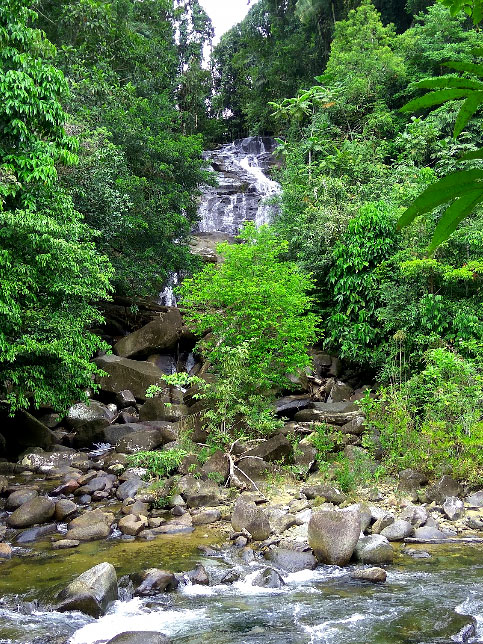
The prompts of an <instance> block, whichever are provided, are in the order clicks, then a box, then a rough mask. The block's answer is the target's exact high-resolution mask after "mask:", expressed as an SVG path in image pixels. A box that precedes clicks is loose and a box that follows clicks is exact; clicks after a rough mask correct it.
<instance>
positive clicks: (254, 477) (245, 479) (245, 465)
mask: <svg viewBox="0 0 483 644" xmlns="http://www.w3.org/2000/svg"><path fill="white" fill-rule="evenodd" d="M272 468H273V466H272V464H271V463H267V462H266V461H264V460H263V459H260V458H256V457H255V456H243V457H242V458H241V459H240V460H239V461H238V462H237V464H236V470H235V475H236V477H237V478H238V479H239V480H240V482H241V484H242V485H243V484H245V485H246V486H247V487H248V488H252V487H253V484H252V481H253V482H254V483H260V482H261V481H264V480H265V478H266V475H267V473H269V472H271V471H272Z"/></svg>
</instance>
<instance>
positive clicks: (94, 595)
mask: <svg viewBox="0 0 483 644" xmlns="http://www.w3.org/2000/svg"><path fill="white" fill-rule="evenodd" d="M118 596H119V592H118V587H117V576H116V571H115V569H114V566H113V565H112V564H110V563H107V562H104V563H101V564H98V565H97V566H94V567H93V568H90V569H89V570H86V572H84V573H82V575H79V577H77V578H76V579H74V581H73V582H71V583H70V584H69V585H68V586H67V588H65V589H64V590H63V591H61V592H60V593H59V595H58V599H60V600H61V602H62V603H61V604H60V605H59V606H58V607H57V610H58V611H60V612H66V611H72V610H79V611H81V612H83V613H86V614H87V615H91V616H92V617H100V616H101V615H103V614H104V613H105V612H106V610H107V607H108V606H109V604H110V602H113V601H115V600H116V599H117V598H118Z"/></svg>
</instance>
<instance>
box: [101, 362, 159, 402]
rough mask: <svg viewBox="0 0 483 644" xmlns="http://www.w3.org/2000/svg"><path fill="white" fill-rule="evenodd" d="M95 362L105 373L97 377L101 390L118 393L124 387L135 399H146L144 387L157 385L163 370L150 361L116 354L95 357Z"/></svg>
mask: <svg viewBox="0 0 483 644" xmlns="http://www.w3.org/2000/svg"><path fill="white" fill-rule="evenodd" d="M94 362H95V364H96V365H97V366H98V367H99V368H100V369H102V371H105V372H106V373H107V375H106V376H101V377H99V378H98V383H99V385H100V387H101V389H102V391H107V392H110V393H118V392H119V391H123V390H124V389H129V390H130V391H132V393H133V394H134V396H135V397H136V399H137V400H143V401H144V400H146V389H147V388H148V387H150V386H151V385H157V384H158V383H159V382H160V380H161V376H162V375H163V372H162V371H161V370H160V369H158V368H157V367H156V366H155V365H153V364H151V363H150V362H139V361H137V360H129V359H128V358H121V357H120V356H116V355H106V356H101V357H99V358H96V359H95V360H94Z"/></svg>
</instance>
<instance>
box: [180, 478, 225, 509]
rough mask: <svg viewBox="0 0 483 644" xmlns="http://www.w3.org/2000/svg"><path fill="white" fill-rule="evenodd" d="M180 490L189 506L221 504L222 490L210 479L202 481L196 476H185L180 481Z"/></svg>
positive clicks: (198, 506)
mask: <svg viewBox="0 0 483 644" xmlns="http://www.w3.org/2000/svg"><path fill="white" fill-rule="evenodd" d="M178 490H179V492H180V494H181V495H182V496H183V497H184V499H185V501H186V505H187V506H188V507H189V508H200V507H203V506H213V505H219V504H220V499H221V492H220V488H219V487H218V485H217V484H216V483H215V482H214V481H211V480H210V479H208V480H207V481H202V480H200V479H196V478H195V477H194V476H191V475H189V474H188V475H187V476H183V477H182V478H181V479H180V480H179V482H178Z"/></svg>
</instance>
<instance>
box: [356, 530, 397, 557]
mask: <svg viewBox="0 0 483 644" xmlns="http://www.w3.org/2000/svg"><path fill="white" fill-rule="evenodd" d="M354 556H355V559H356V560H357V561H360V562H362V563H368V564H387V563H392V561H393V559H394V548H393V547H392V546H391V544H390V543H389V541H388V540H387V538H386V537H383V536H382V535H380V534H370V535H368V536H367V537H361V538H360V539H359V541H358V542H357V545H356V548H355V551H354Z"/></svg>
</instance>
